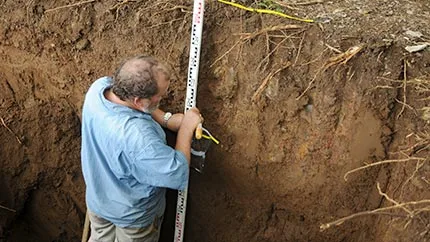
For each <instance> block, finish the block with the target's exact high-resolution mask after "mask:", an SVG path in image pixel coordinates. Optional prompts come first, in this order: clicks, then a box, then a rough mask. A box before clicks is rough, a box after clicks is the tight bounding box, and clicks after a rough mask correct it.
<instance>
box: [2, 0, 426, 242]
mask: <svg viewBox="0 0 430 242" xmlns="http://www.w3.org/2000/svg"><path fill="white" fill-rule="evenodd" d="M120 2H121V1H113V0H108V1H94V2H92V3H87V4H82V5H79V6H76V7H70V8H65V9H58V10H55V11H47V10H49V9H52V8H55V7H58V6H63V5H67V4H71V3H74V2H72V1H64V0H61V1H40V0H32V1H9V0H0V58H1V59H0V61H1V63H2V64H1V65H0V85H1V86H0V94H1V95H0V117H1V118H2V119H3V120H4V122H5V125H6V126H7V127H8V128H9V129H10V131H9V130H8V129H7V128H6V127H5V126H1V132H0V140H1V144H0V152H1V158H0V165H1V169H0V205H2V206H4V207H7V208H10V209H13V210H16V212H11V211H8V210H6V209H3V208H0V240H4V241H77V240H79V238H80V236H81V233H82V227H83V219H84V215H85V201H84V191H85V185H84V182H83V178H82V174H81V169H80V155H79V152H80V121H79V120H80V118H79V117H80V112H81V105H82V102H83V98H84V94H85V92H86V90H87V88H88V87H89V85H90V84H91V83H92V82H93V81H94V80H95V79H96V78H98V77H101V76H104V75H110V74H111V73H112V72H113V71H114V69H115V67H116V66H117V65H118V63H119V62H120V61H121V60H123V59H124V58H126V57H129V56H131V55H135V54H137V53H146V54H150V55H154V56H157V57H158V58H160V59H162V60H164V61H166V62H167V63H168V64H169V65H170V67H171V68H172V71H173V76H174V80H173V82H172V85H171V90H170V92H169V96H168V98H167V100H165V101H164V103H163V106H164V108H165V109H167V110H171V111H182V110H183V105H184V104H183V100H184V95H185V83H186V72H187V66H188V48H189V33H190V25H191V13H190V11H192V3H191V2H190V1H182V0H181V1H175V3H173V2H168V1H159V0H157V1H129V2H128V1H124V3H123V4H119V5H116V4H117V3H120ZM239 2H242V3H244V4H247V5H250V4H252V3H253V2H254V1H239ZM256 2H257V1H256ZM266 2H271V1H266ZM293 3H294V1H292V2H289V4H290V5H291V6H295V7H299V8H300V9H298V10H290V9H288V8H285V10H286V12H288V13H290V14H294V15H298V16H301V17H310V18H316V17H324V18H326V19H329V20H330V22H329V23H325V24H305V23H301V22H296V21H291V20H286V19H283V18H279V17H275V16H268V15H258V14H255V13H249V12H244V11H242V10H238V9H235V8H232V7H230V6H226V5H223V4H221V3H218V2H213V1H208V2H207V5H206V13H205V20H204V23H205V25H204V33H203V47H202V58H201V64H200V66H201V67H200V75H199V92H198V102H197V103H198V107H199V108H200V109H201V111H202V113H203V114H204V116H205V120H206V121H205V123H206V124H205V125H206V126H207V128H209V129H210V130H211V131H212V132H213V133H214V134H215V135H216V136H217V137H218V138H219V139H220V140H221V144H220V145H219V146H214V147H212V149H211V151H210V154H209V157H208V158H207V165H206V168H205V172H204V174H197V173H192V175H191V177H190V181H191V184H190V188H189V189H190V190H189V197H188V201H189V203H188V210H187V222H186V232H185V234H186V241H209V242H210V241H430V232H429V228H430V225H429V224H430V222H429V221H430V216H429V214H428V212H425V211H424V212H422V213H420V214H419V215H417V216H414V218H413V219H408V217H405V212H404V211H403V210H399V209H398V210H393V211H390V214H389V215H387V214H384V215H368V216H362V217H359V218H355V219H352V220H348V221H346V222H345V223H343V224H342V225H340V226H335V227H332V228H329V229H327V230H325V231H320V230H319V226H320V225H321V224H323V223H328V222H331V221H333V220H336V219H338V218H341V217H344V216H348V215H351V214H354V213H357V212H361V211H367V210H373V209H376V208H381V207H386V206H391V205H393V204H392V203H391V202H389V201H388V200H387V199H384V198H383V197H382V196H381V195H380V194H378V190H377V189H376V183H377V182H379V183H380V184H381V189H382V191H384V192H385V193H387V194H388V195H389V196H390V197H391V198H393V199H395V200H396V201H398V202H407V201H419V200H423V199H429V198H430V190H429V189H430V182H429V181H430V176H429V174H430V173H429V171H430V165H429V162H428V159H427V160H426V161H425V162H424V163H423V165H422V166H420V165H421V163H418V164H417V163H416V161H409V162H403V163H397V164H388V165H380V166H375V167H372V168H368V169H365V170H362V171H358V172H356V173H353V174H351V175H349V176H348V180H347V181H345V180H344V179H343V176H344V174H345V173H346V172H348V171H350V170H352V169H354V168H357V167H360V166H363V165H365V164H368V163H372V162H376V161H381V160H386V159H399V158H405V155H410V156H415V157H428V155H429V151H428V148H429V147H428V145H429V143H428V141H429V129H428V128H429V121H428V119H429V117H428V116H427V117H426V116H425V114H426V113H425V109H423V108H425V107H429V105H430V102H429V100H428V99H425V100H423V98H428V97H429V92H428V91H427V92H419V89H418V87H419V86H417V85H414V84H413V83H408V84H407V86H406V93H405V92H404V89H403V88H402V87H401V85H402V83H403V80H404V76H406V78H407V80H414V78H420V79H421V80H425V81H426V82H427V85H428V86H430V84H429V83H430V51H429V48H427V49H426V50H423V51H420V52H417V53H414V54H410V53H408V52H406V51H405V49H404V47H405V46H407V45H412V44H414V43H416V42H425V41H428V42H430V27H429V25H428V24H429V22H430V17H429V16H430V3H429V2H428V1H427V0H413V1H408V0H397V1H389V2H388V1H383V0H372V1H371V0H346V1H339V2H337V1H331V2H324V3H320V4H311V5H304V6H302V5H294V4H293ZM177 6H180V7H177ZM113 7H115V8H113ZM281 24H283V25H285V24H298V25H300V28H299V29H287V30H283V31H272V32H269V34H265V33H263V34H261V35H257V36H255V37H254V38H252V39H250V40H248V41H244V42H241V44H238V45H237V46H236V47H234V48H232V47H233V46H234V45H235V43H237V42H238V41H239V40H240V35H239V34H241V33H254V32H256V31H259V30H261V29H264V28H267V27H273V26H277V25H281ZM407 30H412V31H419V32H421V33H422V34H423V37H420V38H417V39H413V38H412V37H410V36H408V35H407V34H406V31H407ZM360 44H364V48H363V50H362V51H360V52H359V53H358V54H356V55H355V56H354V57H353V58H351V59H350V60H349V61H348V62H347V63H346V64H336V65H333V66H330V67H328V68H325V69H324V68H323V67H324V65H325V64H326V63H327V61H328V60H329V58H330V57H333V56H336V55H337V53H336V52H334V51H333V50H332V48H329V47H328V46H327V45H329V46H331V47H334V48H337V49H339V50H340V51H342V52H344V51H346V50H347V49H348V48H350V47H352V46H357V45H360ZM230 49H231V51H229V50H230ZM227 51H228V53H227V54H226V55H225V56H224V57H223V58H221V59H220V58H219V57H221V56H223V55H224V54H225V53H226V52H227ZM267 56H269V57H267ZM266 57H267V58H266ZM286 61H289V62H290V63H291V65H290V66H289V67H287V68H285V69H283V70H281V71H280V72H279V73H278V74H276V75H274V76H273V78H271V79H270V81H269V82H268V86H267V88H266V89H265V90H264V91H263V92H262V95H261V97H260V98H259V99H257V100H256V102H255V103H254V102H252V101H251V98H252V97H253V95H254V93H255V91H256V90H257V89H258V87H259V86H260V84H261V83H262V82H263V80H264V79H265V78H266V77H267V76H268V75H269V73H272V72H274V71H276V70H278V69H279V68H281V67H282V65H283V64H284V63H285V62H286ZM405 63H407V66H406V68H405V66H404V65H405ZM405 69H406V75H404V74H405V73H404V70H405ZM390 79H391V81H390ZM393 80H398V81H397V82H396V81H393ZM310 82H312V85H311V86H310V87H311V88H309V89H308V90H307V91H306V92H305V93H304V95H301V94H303V92H304V91H305V90H306V88H307V87H308V84H309V83H310ZM377 86H391V88H376V87H377ZM399 86H400V88H399ZM428 86H427V87H428ZM404 95H405V97H406V104H407V105H408V106H405V107H403V105H402V102H403V101H404V100H405V99H404ZM300 96H301V97H300ZM298 97H300V98H298ZM402 109H404V110H402ZM427 115H428V113H427ZM426 132H427V133H426ZM416 135H420V136H419V137H423V136H425V135H427V140H424V141H422V140H421V141H420V140H419V139H418V138H419V137H418V136H416ZM417 137H418V138H417ZM20 142H21V143H22V144H20ZM417 142H422V144H423V145H422V146H419V147H414V145H415V144H416V143H417ZM426 145H427V146H426ZM411 147H414V148H413V149H409V148H411ZM400 150H404V152H403V153H404V154H401V153H399V151H400ZM417 165H418V168H419V169H416V167H417ZM414 171H416V172H414ZM174 195H175V194H174V193H172V194H170V193H169V205H170V206H169V211H170V212H171V210H170V209H171V208H172V206H173V207H174V206H175V203H176V200H175V198H174ZM428 205H429V204H427V210H428V208H429V207H428ZM421 207H422V206H421ZM409 209H411V210H414V211H415V209H418V207H416V206H415V207H409ZM408 221H411V222H410V223H409V224H407V226H405V224H406V223H407V222H408ZM171 222H172V221H170V220H168V221H166V225H165V233H164V234H163V236H162V239H161V240H162V241H171V237H169V236H170V234H169V233H168V231H167V230H168V229H169V226H170V225H171ZM169 224H170V225H169Z"/></svg>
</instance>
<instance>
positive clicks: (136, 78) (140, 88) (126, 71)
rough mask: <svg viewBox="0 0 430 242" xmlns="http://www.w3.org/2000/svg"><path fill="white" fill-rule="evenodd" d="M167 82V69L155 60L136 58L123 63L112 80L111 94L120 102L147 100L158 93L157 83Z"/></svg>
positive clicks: (145, 57) (143, 57) (168, 75)
mask: <svg viewBox="0 0 430 242" xmlns="http://www.w3.org/2000/svg"><path fill="white" fill-rule="evenodd" d="M162 79H164V80H166V81H168V80H169V79H170V74H169V71H168V70H167V68H166V67H165V66H164V65H163V64H161V63H159V62H158V61H157V60H156V59H155V58H153V57H149V56H137V57H133V58H131V59H129V60H127V61H125V62H124V63H123V64H122V65H121V66H120V67H119V68H118V70H117V71H116V73H115V76H114V78H113V85H112V92H113V93H114V94H115V95H116V96H118V97H119V98H120V99H121V100H123V101H126V100H130V99H132V98H135V97H138V98H146V99H149V98H151V97H152V96H154V95H156V94H157V93H158V92H159V88H158V86H159V85H158V81H160V80H162Z"/></svg>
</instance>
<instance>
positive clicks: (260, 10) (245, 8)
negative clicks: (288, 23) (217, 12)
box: [218, 0, 315, 23]
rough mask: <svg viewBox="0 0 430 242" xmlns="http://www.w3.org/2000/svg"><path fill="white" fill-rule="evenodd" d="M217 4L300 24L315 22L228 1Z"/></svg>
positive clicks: (223, 0) (219, 0)
mask: <svg viewBox="0 0 430 242" xmlns="http://www.w3.org/2000/svg"><path fill="white" fill-rule="evenodd" d="M218 2H221V3H225V4H228V5H231V6H233V7H237V8H240V9H243V10H246V11H250V12H257V13H266V14H272V15H276V16H280V17H283V18H288V19H292V20H297V21H302V22H306V23H314V22H315V20H313V19H303V18H299V17H294V16H290V15H287V14H285V13H281V12H278V11H275V10H270V9H260V8H249V7H245V6H243V5H240V4H238V3H233V2H229V1H225V0H218Z"/></svg>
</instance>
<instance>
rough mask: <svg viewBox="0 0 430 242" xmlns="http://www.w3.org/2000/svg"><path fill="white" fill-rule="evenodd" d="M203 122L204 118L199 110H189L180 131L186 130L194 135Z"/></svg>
mask: <svg viewBox="0 0 430 242" xmlns="http://www.w3.org/2000/svg"><path fill="white" fill-rule="evenodd" d="M202 122H203V117H202V115H201V114H200V111H199V110H198V109H197V108H192V109H190V110H188V111H187V112H186V113H185V115H184V118H183V120H182V123H181V126H180V127H179V128H180V129H185V130H186V131H187V132H191V133H193V132H194V130H196V128H197V125H198V124H199V123H202Z"/></svg>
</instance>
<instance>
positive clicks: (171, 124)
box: [151, 108, 184, 132]
mask: <svg viewBox="0 0 430 242" xmlns="http://www.w3.org/2000/svg"><path fill="white" fill-rule="evenodd" d="M164 114H165V112H164V111H163V110H161V109H159V108H157V109H156V110H155V111H154V112H152V114H151V115H152V118H153V119H154V120H155V121H157V123H159V124H160V125H161V126H162V127H165V128H168V129H169V130H171V131H173V132H178V131H179V127H180V126H181V123H182V119H183V118H184V114H182V113H175V114H173V115H172V117H170V119H169V121H167V126H166V125H165V121H164Z"/></svg>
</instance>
